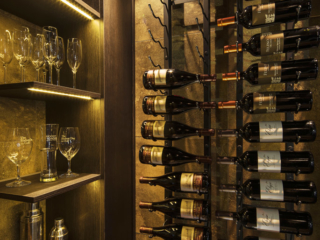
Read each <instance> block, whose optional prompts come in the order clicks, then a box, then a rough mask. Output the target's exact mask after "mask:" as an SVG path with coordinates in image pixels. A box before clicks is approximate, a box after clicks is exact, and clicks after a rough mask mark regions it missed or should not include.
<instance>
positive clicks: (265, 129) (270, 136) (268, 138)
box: [259, 121, 283, 142]
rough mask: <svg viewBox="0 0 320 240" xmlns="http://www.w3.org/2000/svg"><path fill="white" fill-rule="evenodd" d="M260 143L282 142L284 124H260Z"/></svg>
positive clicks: (277, 122)
mask: <svg viewBox="0 0 320 240" xmlns="http://www.w3.org/2000/svg"><path fill="white" fill-rule="evenodd" d="M259 134H260V142H282V141H283V128H282V122H280V121H276V122H259Z"/></svg>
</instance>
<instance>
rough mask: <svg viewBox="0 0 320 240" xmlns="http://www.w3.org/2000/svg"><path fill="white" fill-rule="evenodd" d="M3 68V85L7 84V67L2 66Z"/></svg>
mask: <svg viewBox="0 0 320 240" xmlns="http://www.w3.org/2000/svg"><path fill="white" fill-rule="evenodd" d="M3 68H4V83H7V70H8V69H7V65H6V64H3Z"/></svg>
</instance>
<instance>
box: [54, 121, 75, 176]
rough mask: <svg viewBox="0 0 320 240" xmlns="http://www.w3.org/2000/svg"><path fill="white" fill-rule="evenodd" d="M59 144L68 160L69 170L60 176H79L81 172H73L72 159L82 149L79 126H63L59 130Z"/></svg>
mask: <svg viewBox="0 0 320 240" xmlns="http://www.w3.org/2000/svg"><path fill="white" fill-rule="evenodd" d="M58 146H59V150H60V152H61V154H62V155H63V156H64V157H66V158H67V160H68V172H67V173H64V174H62V175H60V176H59V177H60V178H66V177H77V176H79V174H77V173H73V172H71V159H72V158H73V157H74V156H75V155H76V154H77V153H78V152H79V150H80V133H79V128H77V127H62V128H60V132H59V139H58Z"/></svg>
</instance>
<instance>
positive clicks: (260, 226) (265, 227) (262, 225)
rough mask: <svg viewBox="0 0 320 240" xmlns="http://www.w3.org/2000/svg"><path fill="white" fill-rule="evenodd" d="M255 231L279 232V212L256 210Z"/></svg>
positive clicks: (267, 209)
mask: <svg viewBox="0 0 320 240" xmlns="http://www.w3.org/2000/svg"><path fill="white" fill-rule="evenodd" d="M257 230H262V231H269V232H280V216H279V210H278V209H269V208H257Z"/></svg>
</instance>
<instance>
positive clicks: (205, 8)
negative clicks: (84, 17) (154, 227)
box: [148, 0, 211, 229]
mask: <svg viewBox="0 0 320 240" xmlns="http://www.w3.org/2000/svg"><path fill="white" fill-rule="evenodd" d="M192 1H194V0H160V2H161V3H162V4H163V9H164V10H163V11H164V14H163V23H162V21H161V19H160V18H159V17H157V16H156V15H155V14H154V12H153V10H152V7H151V5H150V4H149V8H150V10H151V12H152V15H153V17H154V18H156V19H158V20H159V22H160V24H161V26H163V28H164V46H162V44H161V43H160V42H159V41H156V40H155V39H154V38H153V36H152V33H151V30H148V31H149V34H150V36H151V38H152V40H153V41H154V42H156V43H158V44H159V45H160V47H161V48H162V49H164V68H165V69H170V68H172V57H173V56H172V24H171V19H172V5H178V4H184V3H187V2H192ZM197 2H198V3H199V5H200V7H201V9H202V14H203V29H201V27H200V25H199V23H198V19H197V25H198V29H199V31H201V33H202V36H203V55H202V54H201V53H200V50H199V48H198V46H197V51H198V54H199V57H200V58H202V60H203V66H204V68H203V69H204V74H210V62H211V60H210V58H211V56H210V0H203V4H202V3H201V2H200V0H197ZM149 60H150V62H151V63H152V65H153V66H154V67H159V68H160V69H161V66H160V65H159V64H158V65H155V64H154V62H153V61H152V59H151V57H150V56H149ZM203 89H204V90H203V95H204V101H205V102H209V101H210V99H211V83H210V82H206V83H204V84H203ZM161 93H162V94H165V95H171V94H172V91H171V90H166V91H161ZM165 120H166V121H171V120H172V116H171V115H166V116H165ZM204 128H211V110H210V109H205V110H204ZM165 146H167V147H171V146H172V141H165ZM204 155H205V156H209V157H210V156H211V138H210V136H206V137H204ZM169 172H172V167H168V166H166V167H165V173H169ZM204 172H205V173H207V174H208V177H209V179H211V167H210V164H204ZM170 197H172V192H171V191H169V190H165V198H170ZM205 200H206V201H207V202H208V203H209V204H211V189H210V187H209V191H208V194H205ZM210 209H211V208H210ZM169 223H172V219H171V218H170V217H168V216H165V223H164V224H169ZM210 226H211V214H210V213H209V216H208V221H207V222H206V227H207V228H209V229H210Z"/></svg>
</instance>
